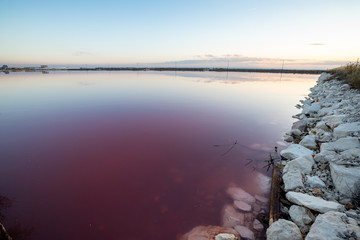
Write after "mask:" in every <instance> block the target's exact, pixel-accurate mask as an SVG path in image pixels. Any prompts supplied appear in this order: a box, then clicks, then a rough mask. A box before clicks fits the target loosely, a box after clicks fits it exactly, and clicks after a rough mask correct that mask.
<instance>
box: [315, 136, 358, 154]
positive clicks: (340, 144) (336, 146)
mask: <svg viewBox="0 0 360 240" xmlns="http://www.w3.org/2000/svg"><path fill="white" fill-rule="evenodd" d="M353 148H360V142H359V139H358V138H356V137H345V138H340V139H338V140H336V141H335V142H328V143H323V144H321V147H320V152H322V151H335V152H343V151H346V150H349V149H353Z"/></svg>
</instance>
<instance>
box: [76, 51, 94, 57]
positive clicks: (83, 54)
mask: <svg viewBox="0 0 360 240" xmlns="http://www.w3.org/2000/svg"><path fill="white" fill-rule="evenodd" d="M89 55H91V53H90V52H86V51H77V52H75V53H74V56H76V57H82V56H89Z"/></svg>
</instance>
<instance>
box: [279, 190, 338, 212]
mask: <svg viewBox="0 0 360 240" xmlns="http://www.w3.org/2000/svg"><path fill="white" fill-rule="evenodd" d="M285 196H286V198H287V200H289V201H290V202H292V203H295V204H297V205H300V206H304V207H307V208H309V209H311V210H314V211H317V212H320V213H325V212H329V211H337V210H338V208H340V207H341V204H339V203H336V202H332V201H326V200H324V199H322V198H319V197H314V196H310V195H307V194H305V193H299V192H288V193H286V195H285Z"/></svg>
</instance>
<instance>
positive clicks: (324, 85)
mask: <svg viewBox="0 0 360 240" xmlns="http://www.w3.org/2000/svg"><path fill="white" fill-rule="evenodd" d="M300 102H301V103H302V104H301V105H297V107H298V108H300V109H302V111H301V113H299V114H298V115H296V116H294V117H295V118H297V119H299V120H298V121H297V122H295V123H294V124H293V126H292V129H291V131H289V132H288V133H286V135H285V136H284V140H285V141H287V142H291V145H290V146H289V147H288V148H287V149H285V150H283V151H281V156H282V157H283V158H285V159H287V160H286V161H281V163H279V164H280V167H281V169H282V180H283V185H282V190H283V191H284V193H285V197H284V199H281V215H282V216H281V217H282V219H280V220H278V221H277V222H274V223H273V224H272V225H271V226H270V227H269V228H268V230H267V239H269V240H273V239H305V240H312V239H317V240H321V239H360V227H359V224H360V208H359V207H360V141H359V139H360V92H359V91H358V90H356V89H351V88H350V86H349V85H348V84H346V83H345V82H343V81H341V80H340V79H336V78H334V77H333V76H332V75H330V74H328V73H323V74H322V75H321V76H320V77H319V80H318V82H317V85H316V86H314V87H313V88H312V89H311V93H310V94H309V97H307V98H306V99H305V100H302V101H300Z"/></svg>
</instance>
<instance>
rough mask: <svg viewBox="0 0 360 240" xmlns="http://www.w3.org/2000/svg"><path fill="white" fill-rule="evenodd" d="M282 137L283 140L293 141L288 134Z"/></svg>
mask: <svg viewBox="0 0 360 240" xmlns="http://www.w3.org/2000/svg"><path fill="white" fill-rule="evenodd" d="M283 139H284V141H285V142H292V141H294V138H293V137H292V136H290V135H285V136H284V137H283Z"/></svg>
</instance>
